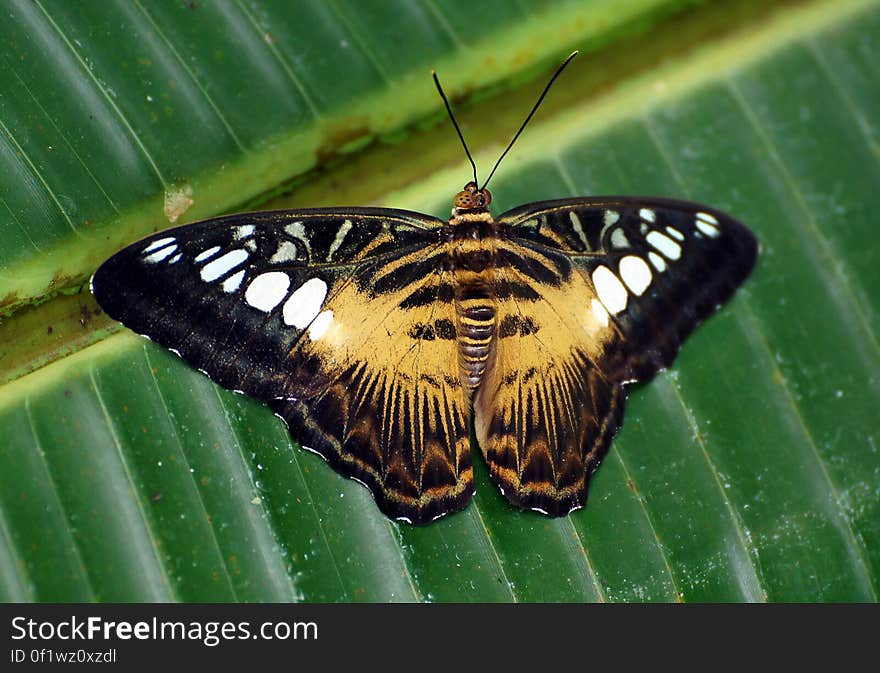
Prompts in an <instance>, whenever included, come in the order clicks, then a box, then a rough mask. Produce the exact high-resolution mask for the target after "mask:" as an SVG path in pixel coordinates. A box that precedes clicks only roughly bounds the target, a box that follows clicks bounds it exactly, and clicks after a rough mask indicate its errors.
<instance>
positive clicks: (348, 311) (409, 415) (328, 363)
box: [273, 246, 474, 523]
mask: <svg viewBox="0 0 880 673" xmlns="http://www.w3.org/2000/svg"><path fill="white" fill-rule="evenodd" d="M438 247H439V246H438ZM436 252H437V251H436V250H430V249H429V250H421V251H418V252H413V253H411V254H409V255H406V256H403V257H400V258H398V259H395V260H393V261H392V262H389V263H388V264H386V265H383V266H382V267H381V268H379V269H377V270H374V271H372V272H371V273H372V274H373V275H371V276H370V277H369V280H368V281H367V280H366V279H363V278H354V279H352V280H351V281H350V282H346V283H341V284H340V286H339V290H338V291H337V292H336V293H335V295H334V296H332V297H329V298H328V300H327V302H326V304H325V308H324V311H325V312H332V317H331V318H330V319H326V318H325V319H324V323H321V322H319V321H320V320H321V315H320V314H319V315H318V317H317V318H315V321H314V322H313V323H312V324H311V326H310V327H309V328H308V329H307V330H306V332H305V334H306V335H310V336H308V338H305V337H304V338H303V339H302V340H301V342H300V343H299V344H298V346H297V349H296V352H295V353H293V354H292V358H293V359H294V360H296V361H297V362H298V363H300V364H299V365H298V366H296V367H293V368H292V369H296V370H297V371H304V370H303V368H302V366H301V363H304V362H310V363H313V364H312V365H311V369H312V371H313V373H314V376H315V378H316V380H320V381H323V382H326V383H324V384H322V385H321V386H320V387H313V388H312V389H311V390H310V391H309V393H308V395H306V396H302V397H300V398H299V399H295V400H288V401H278V402H275V403H274V404H273V406H274V408H275V410H276V412H277V413H279V414H280V415H281V416H282V417H283V418H284V419H285V420H286V421H287V423H288V424H289V425H290V427H291V431H292V433H293V435H294V437H297V438H298V439H300V440H301V442H302V444H303V446H306V447H308V448H310V449H312V450H313V451H316V452H318V453H319V454H321V455H322V456H323V457H324V458H326V459H327V461H328V462H330V463H331V464H332V465H333V467H334V468H336V469H337V470H338V471H340V472H342V473H343V474H345V475H347V476H350V477H353V478H355V479H358V480H359V481H361V482H363V483H364V484H365V485H366V486H368V487H369V488H370V490H371V491H372V493H373V495H374V497H375V499H376V501H377V503H378V505H379V507H380V508H381V509H382V511H383V512H385V513H386V514H388V515H389V516H392V517H394V518H397V519H403V520H407V521H410V522H413V523H427V522H429V521H431V520H433V519H435V518H436V517H438V516H441V515H443V514H446V513H448V512H451V511H456V510H458V509H461V508H462V507H464V505H465V504H467V502H468V500H469V499H470V497H471V495H472V494H473V490H474V486H473V471H472V467H471V456H470V441H469V433H468V422H467V416H466V414H467V403H466V401H465V397H464V393H463V390H462V386H461V383H460V381H459V376H458V368H457V359H456V341H455V314H454V307H453V305H452V303H451V302H448V301H443V299H444V296H445V295H447V294H448V292H449V287H450V286H449V283H450V279H449V278H448V277H447V276H448V273H444V272H438V271H436V267H437V266H438V265H437V264H436V263H434V262H432V261H430V260H431V257H432V255H434V254H435V253H436ZM423 266H428V267H431V266H433V267H434V269H435V270H433V271H431V272H429V273H423V272H422V270H421V269H422V267H423ZM359 281H360V282H359ZM413 297H415V298H416V299H413ZM316 324H317V327H315V325H316ZM306 388H307V386H302V387H301V389H306Z"/></svg>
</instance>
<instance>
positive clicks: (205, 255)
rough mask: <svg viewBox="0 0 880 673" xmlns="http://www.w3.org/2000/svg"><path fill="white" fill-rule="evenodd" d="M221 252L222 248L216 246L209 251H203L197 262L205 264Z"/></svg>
mask: <svg viewBox="0 0 880 673" xmlns="http://www.w3.org/2000/svg"><path fill="white" fill-rule="evenodd" d="M218 252H220V246H219V245H215V246H214V247H213V248H208V249H207V250H202V252H200V253H199V254H198V255H196V258H195V261H196V262H204V261H205V260H206V259H210V258H211V257H213V256H214V255H216V254H217V253H218Z"/></svg>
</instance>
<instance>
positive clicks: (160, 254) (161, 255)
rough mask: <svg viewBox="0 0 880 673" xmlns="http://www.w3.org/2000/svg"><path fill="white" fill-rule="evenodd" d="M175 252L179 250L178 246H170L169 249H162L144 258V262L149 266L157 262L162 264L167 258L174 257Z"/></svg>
mask: <svg viewBox="0 0 880 673" xmlns="http://www.w3.org/2000/svg"><path fill="white" fill-rule="evenodd" d="M175 250H177V244H175V245H170V246H168V247H167V248H161V249H160V250H156V252H154V253H152V254H149V255H147V256H146V257H144V261H145V262H146V263H147V264H155V263H156V262H161V261H162V260H163V259H165V258H166V257H169V256H170V255H173V254H174V251H175Z"/></svg>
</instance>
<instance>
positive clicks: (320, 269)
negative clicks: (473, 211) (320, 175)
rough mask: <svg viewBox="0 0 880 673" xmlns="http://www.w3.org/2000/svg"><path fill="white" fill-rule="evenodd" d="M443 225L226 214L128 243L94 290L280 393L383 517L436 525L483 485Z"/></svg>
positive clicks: (246, 382) (211, 371)
mask: <svg viewBox="0 0 880 673" xmlns="http://www.w3.org/2000/svg"><path fill="white" fill-rule="evenodd" d="M442 224H443V223H442V222H440V221H439V220H436V219H434V218H431V217H428V216H424V215H418V214H416V213H408V212H404V211H397V210H391V209H387V210H386V209H383V210H381V211H380V210H369V209H348V210H339V211H326V210H325V211H283V212H270V213H248V214H244V215H236V216H231V217H227V218H219V219H217V220H210V221H206V222H202V223H197V224H194V225H188V226H185V227H179V228H177V229H171V230H168V231H165V232H162V233H160V234H156V235H154V236H152V237H150V238H147V239H144V240H142V241H140V242H138V243H136V244H134V245H132V246H129V247H128V248H126V249H125V250H123V251H122V252H120V253H118V254H117V255H115V256H113V257H112V258H111V259H110V260H108V261H107V262H106V263H105V264H104V265H102V266H101V267H100V269H99V270H98V271H97V272H96V274H95V276H94V278H93V283H92V286H93V292H94V294H95V297H96V298H97V300H98V302H99V303H100V304H101V306H102V307H103V308H104V309H105V310H106V312H107V313H108V314H109V315H110V316H111V317H113V318H116V319H117V320H120V321H121V322H123V323H125V324H126V325H127V326H128V327H130V328H132V329H134V330H135V331H137V332H139V333H141V334H144V335H146V336H149V337H150V338H151V339H153V340H155V341H157V342H159V343H161V344H162V345H164V346H166V347H168V348H171V349H173V350H175V351H176V352H178V353H179V354H180V356H181V357H182V358H183V359H184V360H186V361H187V362H188V363H190V364H192V365H193V366H195V367H197V368H199V369H201V370H202V371H204V372H205V373H206V374H208V375H209V376H210V377H211V378H212V379H213V380H214V381H216V382H218V383H220V384H221V385H223V386H224V387H227V388H230V389H233V390H239V391H242V392H245V393H247V394H249V395H252V396H254V397H257V398H260V399H263V400H266V401H268V402H269V403H270V404H271V405H272V407H273V408H274V409H275V411H276V412H277V413H278V414H279V415H280V416H282V417H283V418H284V419H285V420H286V421H287V423H288V424H289V425H290V427H291V431H292V434H293V436H294V438H295V439H296V440H297V441H299V442H301V443H302V444H303V445H304V446H306V447H308V448H311V449H312V450H314V451H316V452H318V453H320V454H321V455H322V456H324V457H325V458H326V459H327V460H328V461H329V462H330V463H331V464H332V465H333V466H334V467H335V468H336V469H337V470H338V471H340V472H342V473H343V474H345V475H347V476H350V477H354V478H356V479H358V480H360V481H361V482H363V483H364V484H366V485H367V486H368V487H369V488H370V490H371V491H372V492H373V495H374V496H375V498H376V500H377V502H378V504H379V506H380V507H381V509H382V510H383V511H384V512H385V513H386V514H389V515H390V516H392V517H395V518H405V519H407V520H410V521H413V522H417V523H425V522H427V521H430V520H431V519H433V518H435V517H436V516H438V515H440V514H444V513H446V512H449V511H454V510H456V509H460V508H461V507H463V506H464V504H466V502H467V501H468V499H469V498H470V496H471V494H472V492H473V479H472V472H471V462H470V451H469V445H468V441H469V440H468V431H467V418H466V414H467V402H466V399H465V396H464V394H463V392H462V389H461V384H460V382H459V380H458V369H457V360H456V350H455V343H456V342H455V328H454V324H455V315H454V307H453V305H452V302H451V301H449V296H450V291H451V290H450V288H451V285H450V283H451V280H450V279H449V278H448V275H445V274H444V271H443V268H442V267H443V264H442V259H443V256H444V251H443V244H442V242H441V239H440V236H439V231H440V228H441V227H442Z"/></svg>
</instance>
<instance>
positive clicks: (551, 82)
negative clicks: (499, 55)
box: [480, 50, 578, 189]
mask: <svg viewBox="0 0 880 673" xmlns="http://www.w3.org/2000/svg"><path fill="white" fill-rule="evenodd" d="M577 55H578V53H577V50H575V51H573V52H571V54H569V55H568V58H567V59H565V60H564V61H563V62H562V65H560V66H559V67H558V68H556V72H554V73H553V77H551V78H550V81H549V82H547V86H545V87H544V91H542V92H541V95H540V96H539V97H538V102H537V103H535V106H534V107H533V108H532V111H531V112H529V116H528V117H526V120H525V121H524V122H523V123H522V126H520V127H519V131H517V132H516V135H515V136H513V140H511V141H510V144H509V145H508V146H507V149H506V150H504V151H503V152H502V153H501V156H500V157H498V161H496V162H495V166H493V167H492V172H491V173H489V177H488V178H486V182H484V183H483V186H482V187H480V189H485V188H486V185H488V184H489V180H491V179H492V176H493V175H495V170H496V169H497V168H498V165H499V164H500V163H501V160H502V159H504V157H505V156H507V153H508V152H510V148H511V147H513V144H514V143H515V142H516V139H517V138H519V136H520V134H521V133H522V132H523V129H525V127H526V126H527V125H528V123H529V122H530V121H531V119H532V117H534V116H535V113H536V112H537V111H538V107H539V106H540V105H541V102H542V101H543V100H544V97H545V96H546V95H547V92H548V91H550V87H551V86H553V82H555V81H556V78H557V77H559V75H560V74H561V73H562V71H563V70H565V66H567V65H568V64H569V63H571V60H572V59H573V58H574V57H575V56H577Z"/></svg>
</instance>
